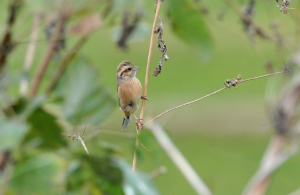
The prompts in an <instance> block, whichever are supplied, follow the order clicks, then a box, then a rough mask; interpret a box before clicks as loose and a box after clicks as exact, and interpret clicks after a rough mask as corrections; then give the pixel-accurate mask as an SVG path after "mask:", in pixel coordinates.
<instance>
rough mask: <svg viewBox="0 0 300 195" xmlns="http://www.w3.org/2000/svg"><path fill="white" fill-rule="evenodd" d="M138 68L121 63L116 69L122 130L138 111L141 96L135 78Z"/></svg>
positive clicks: (139, 84)
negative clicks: (122, 114) (121, 112)
mask: <svg viewBox="0 0 300 195" xmlns="http://www.w3.org/2000/svg"><path fill="white" fill-rule="evenodd" d="M139 69H140V68H139V67H137V66H134V65H133V64H132V63H130V62H129V61H123V62H121V63H120V64H119V66H118V69H117V81H118V90H117V91H118V97H119V105H120V108H121V110H122V111H123V113H124V119H123V124H122V126H123V127H122V129H123V130H124V129H126V128H127V127H128V126H129V124H130V116H131V115H132V114H133V113H134V112H135V111H136V110H137V109H138V107H139V103H140V99H141V96H142V84H141V82H140V81H139V80H138V79H137V78H136V77H135V75H136V71H138V70H139Z"/></svg>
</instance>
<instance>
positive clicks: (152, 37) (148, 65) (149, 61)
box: [140, 0, 161, 121]
mask: <svg viewBox="0 0 300 195" xmlns="http://www.w3.org/2000/svg"><path fill="white" fill-rule="evenodd" d="M160 7H161V0H158V2H157V7H156V12H155V17H154V22H153V26H152V33H151V39H150V47H149V54H148V61H147V69H146V76H145V87H144V96H145V97H146V96H147V89H148V80H149V72H150V63H151V58H152V50H153V43H154V36H155V32H154V31H155V29H156V23H157V19H158V15H159V11H160ZM145 104H146V100H145V99H143V104H142V109H141V114H140V120H141V121H143V117H144V111H145Z"/></svg>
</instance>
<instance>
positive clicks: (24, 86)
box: [19, 14, 41, 96]
mask: <svg viewBox="0 0 300 195" xmlns="http://www.w3.org/2000/svg"><path fill="white" fill-rule="evenodd" d="M40 20H41V15H40V14H36V15H35V17H34V21H33V25H32V31H31V36H30V41H29V44H28V47H27V53H26V56H25V60H24V65H23V66H24V70H23V77H22V79H21V82H20V89H19V92H20V95H21V96H26V94H27V91H28V85H29V84H28V75H27V74H28V71H29V69H30V68H31V66H32V62H33V58H34V54H35V49H36V43H37V39H38V35H39V28H38V26H39V24H40Z"/></svg>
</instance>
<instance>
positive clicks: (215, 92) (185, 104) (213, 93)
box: [144, 87, 227, 126]
mask: <svg viewBox="0 0 300 195" xmlns="http://www.w3.org/2000/svg"><path fill="white" fill-rule="evenodd" d="M224 89H227V87H223V88H221V89H219V90H217V91H214V92H212V93H210V94H207V95H205V96H203V97H201V98H198V99H196V100H193V101H190V102H187V103H184V104H181V105H179V106H176V107H174V108H171V109H169V110H166V111H164V112H163V113H161V114H159V115H157V116H156V117H154V118H153V119H151V120H149V121H148V122H146V123H145V124H144V126H146V125H148V124H149V123H151V122H153V121H154V120H155V119H157V118H159V117H161V116H162V115H164V114H167V113H168V112H171V111H173V110H176V109H178V108H181V107H183V106H187V105H190V104H192V103H195V102H198V101H200V100H203V99H205V98H207V97H209V96H212V95H215V94H217V93H219V92H221V91H223V90H224Z"/></svg>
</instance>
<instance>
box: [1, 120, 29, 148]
mask: <svg viewBox="0 0 300 195" xmlns="http://www.w3.org/2000/svg"><path fill="white" fill-rule="evenodd" d="M27 131H28V126H27V125H26V124H25V123H23V122H21V121H17V120H12V119H9V120H6V119H3V118H0V151H3V150H11V149H14V148H16V147H18V146H19V144H20V143H21V142H22V140H23V138H24V136H25V134H26V133H27Z"/></svg>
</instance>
